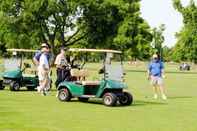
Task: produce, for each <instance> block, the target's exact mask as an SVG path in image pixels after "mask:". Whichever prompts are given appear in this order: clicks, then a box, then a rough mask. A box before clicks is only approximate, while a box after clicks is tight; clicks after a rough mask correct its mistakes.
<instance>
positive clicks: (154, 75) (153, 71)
mask: <svg viewBox="0 0 197 131" xmlns="http://www.w3.org/2000/svg"><path fill="white" fill-rule="evenodd" d="M164 77H165V75H164V64H163V62H162V61H161V60H160V59H159V57H158V55H157V54H154V55H153V60H152V61H151V62H150V64H149V65H148V79H149V80H151V84H152V86H153V90H154V98H155V99H157V98H158V90H160V92H161V95H162V99H164V100H166V99H167V97H166V95H165V90H164V85H163V78H164Z"/></svg>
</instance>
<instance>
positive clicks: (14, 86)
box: [10, 81, 20, 91]
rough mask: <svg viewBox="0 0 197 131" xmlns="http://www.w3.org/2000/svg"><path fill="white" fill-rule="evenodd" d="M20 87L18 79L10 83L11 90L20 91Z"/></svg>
mask: <svg viewBox="0 0 197 131" xmlns="http://www.w3.org/2000/svg"><path fill="white" fill-rule="evenodd" d="M19 89H20V84H19V83H18V82H16V81H13V82H12V83H10V90H11V91H19Z"/></svg>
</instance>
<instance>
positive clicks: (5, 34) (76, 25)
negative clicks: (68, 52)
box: [0, 0, 152, 59]
mask: <svg viewBox="0 0 197 131" xmlns="http://www.w3.org/2000/svg"><path fill="white" fill-rule="evenodd" d="M0 18H1V21H0V27H1V28H0V41H1V43H4V44H6V46H7V47H9V48H10V47H15V48H29V47H31V48H37V47H38V46H39V44H40V42H48V43H50V45H51V46H52V48H53V49H57V48H55V47H58V46H61V45H65V46H77V47H89V48H111V49H120V50H123V51H125V52H127V54H128V55H129V56H132V57H134V58H139V59H144V58H148V57H149V54H150V53H149V52H150V48H151V46H150V42H151V40H152V35H151V33H150V31H151V29H150V27H149V25H148V23H147V22H145V21H144V19H143V18H142V17H140V0H5V1H0ZM70 31H72V33H70Z"/></svg>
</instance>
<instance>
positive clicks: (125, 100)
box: [119, 92, 133, 106]
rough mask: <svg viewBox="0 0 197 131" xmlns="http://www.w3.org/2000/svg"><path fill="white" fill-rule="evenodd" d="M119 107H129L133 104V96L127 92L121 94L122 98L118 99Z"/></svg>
mask: <svg viewBox="0 0 197 131" xmlns="http://www.w3.org/2000/svg"><path fill="white" fill-rule="evenodd" d="M119 102H120V104H121V105H125V106H126V105H130V104H131V103H132V102H133V96H132V95H131V94H130V93H128V92H123V94H122V96H121V97H120V98H119Z"/></svg>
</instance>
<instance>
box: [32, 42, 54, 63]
mask: <svg viewBox="0 0 197 131" xmlns="http://www.w3.org/2000/svg"><path fill="white" fill-rule="evenodd" d="M42 47H48V48H49V49H50V45H49V44H48V43H42V45H41V48H42ZM41 55H42V49H41V50H40V51H38V52H36V54H35V55H34V57H33V62H34V63H35V65H37V66H38V65H39V60H40V56H41ZM47 59H48V61H49V60H50V59H51V55H50V53H48V54H47Z"/></svg>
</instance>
